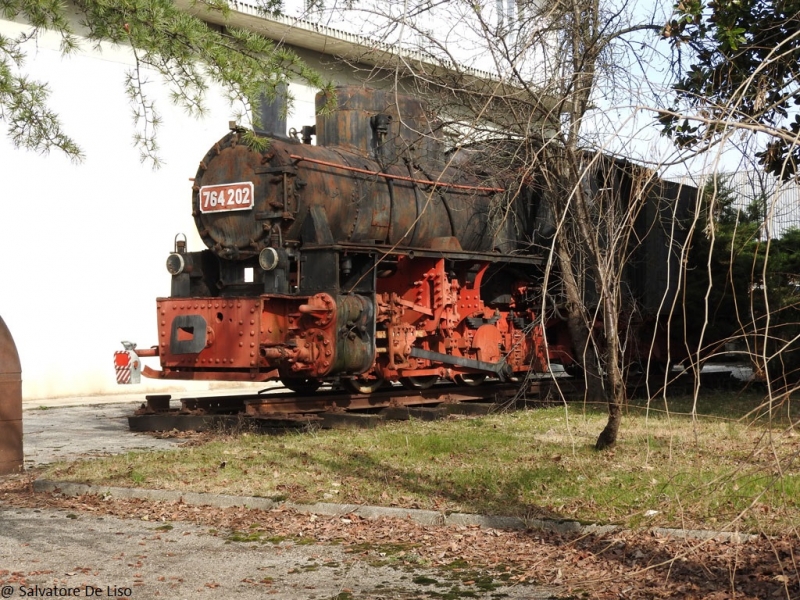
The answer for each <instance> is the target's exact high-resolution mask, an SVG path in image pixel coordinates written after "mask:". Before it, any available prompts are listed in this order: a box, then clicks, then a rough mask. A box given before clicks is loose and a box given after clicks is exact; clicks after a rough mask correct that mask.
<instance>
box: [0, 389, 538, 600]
mask: <svg viewBox="0 0 800 600" xmlns="http://www.w3.org/2000/svg"><path fill="white" fill-rule="evenodd" d="M139 404H140V402H137V401H133V402H131V401H128V402H122V403H94V404H84V405H71V406H54V407H48V408H46V409H45V408H38V407H36V406H27V407H26V408H25V410H24V412H23V427H24V436H25V437H24V451H25V464H26V467H32V466H38V465H42V464H46V463H50V462H53V461H56V460H64V459H68V460H72V459H75V458H79V457H82V456H94V455H103V454H113V453H120V452H126V451H129V450H135V449H146V448H170V447H174V446H176V445H177V444H179V443H181V442H182V441H183V440H181V439H158V438H155V437H152V436H150V435H147V434H139V433H131V432H130V431H129V430H128V424H127V417H128V415H130V414H131V413H132V412H133V411H134V410H135V409H136V408H137V407H138V406H139ZM245 533H246V532H245ZM375 558H376V557H374V556H373V557H372V559H369V558H365V557H364V556H362V555H361V554H359V553H348V552H347V551H346V548H345V547H343V546H341V545H331V544H323V543H312V544H304V543H296V542H293V541H286V540H283V541H276V542H275V543H272V542H258V543H246V542H242V541H232V540H231V532H230V531H215V530H212V529H209V528H204V527H202V526H198V525H194V524H191V523H185V522H171V523H159V522H153V521H142V520H134V519H118V518H115V517H111V516H98V515H95V514H92V513H87V512H67V511H64V510H56V509H44V508H42V509H30V508H10V507H4V506H3V505H2V504H0V596H1V597H3V598H6V597H10V598H23V597H42V596H45V595H48V594H49V596H53V595H61V596H64V595H65V594H67V593H68V592H69V590H70V589H71V590H73V591H75V590H76V589H77V594H78V597H81V598H85V597H95V598H109V597H116V598H121V597H129V598H137V599H142V600H144V599H148V600H150V599H153V598H159V597H163V598H169V599H174V600H180V599H183V598H186V599H189V598H229V597H235V598H241V599H242V600H250V599H252V600H256V599H261V598H264V597H268V598H276V599H285V600H297V599H301V600H302V599H328V598H330V599H335V600H351V599H352V600H355V599H364V598H366V599H374V600H390V599H410V598H441V597H443V596H444V595H446V597H452V598H458V597H469V598H486V599H489V598H498V597H502V598H508V599H515V598H517V599H522V598H529V599H535V598H540V599H544V598H550V597H551V594H552V591H553V590H552V589H551V590H546V589H542V588H537V587H533V586H530V585H517V586H506V585H505V584H502V585H500V586H499V587H494V586H495V585H498V584H500V583H502V582H499V581H496V580H495V582H494V583H493V585H492V586H491V587H489V588H488V589H481V588H478V587H476V584H475V583H474V582H469V583H465V582H464V581H463V580H459V579H458V578H457V577H453V574H452V573H451V572H448V571H445V570H435V569H428V568H424V566H418V567H417V566H415V567H414V568H408V567H402V568H399V567H398V566H397V565H391V564H386V563H387V562H388V561H385V560H383V559H378V560H377V561H376V560H375ZM37 588H38V591H37ZM48 590H52V591H50V592H48ZM462 594H464V595H462ZM73 597H74V596H73Z"/></svg>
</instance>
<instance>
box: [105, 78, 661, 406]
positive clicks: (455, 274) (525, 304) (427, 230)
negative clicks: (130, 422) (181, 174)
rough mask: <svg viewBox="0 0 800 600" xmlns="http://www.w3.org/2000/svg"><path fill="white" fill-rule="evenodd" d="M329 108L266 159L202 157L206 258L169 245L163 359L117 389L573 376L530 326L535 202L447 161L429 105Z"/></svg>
mask: <svg viewBox="0 0 800 600" xmlns="http://www.w3.org/2000/svg"><path fill="white" fill-rule="evenodd" d="M335 94H336V99H335V106H336V108H335V109H334V110H329V111H325V110H322V109H323V107H324V106H325V105H327V104H328V103H329V100H330V99H329V98H326V97H324V96H323V95H322V94H320V95H318V97H317V108H318V111H317V113H318V115H319V116H318V117H317V121H316V125H315V126H312V127H304V128H303V131H302V139H295V138H292V137H284V136H280V135H272V136H270V139H269V140H268V145H267V146H266V148H265V149H264V148H258V147H256V145H254V144H252V143H248V142H247V139H246V136H245V135H244V132H243V131H242V130H239V129H236V128H233V129H232V130H231V131H230V132H229V133H228V134H227V135H226V136H225V137H223V138H222V139H221V140H220V141H219V142H218V143H216V144H215V145H214V146H213V148H211V150H210V151H209V152H208V153H207V154H206V156H205V158H203V160H202V161H201V163H200V167H199V169H198V171H197V175H196V176H195V178H194V185H193V194H192V214H193V216H194V219H195V223H196V225H197V230H198V232H199V234H200V237H201V238H202V239H203V241H204V242H205V245H206V246H207V249H205V250H202V251H199V252H189V251H188V249H187V248H186V243H185V240H180V239H179V240H178V241H177V242H176V246H175V248H174V252H172V253H171V254H170V255H169V257H168V259H167V269H168V271H169V272H170V274H171V275H172V284H171V293H170V296H169V297H168V298H159V299H157V302H156V307H157V318H158V345H157V346H156V347H154V348H152V349H149V350H134V349H133V347H132V346H128V347H127V348H126V350H125V351H124V352H119V353H117V354H118V358H117V372H118V379H120V377H119V374H120V372H122V373H123V374H124V375H123V379H127V380H130V370H132V371H133V373H134V374H135V373H136V372H137V369H138V368H139V362H138V357H140V356H148V355H149V356H158V357H159V359H160V363H161V369H160V370H154V369H151V368H149V367H144V370H143V374H144V375H145V376H148V377H155V378H159V379H202V380H225V381H254V382H255V381H274V380H279V381H280V382H282V383H283V385H285V386H286V387H288V388H290V389H292V390H295V391H298V392H303V393H307V392H311V391H313V390H315V389H316V388H317V387H318V386H319V385H320V384H322V383H323V382H334V383H337V384H341V385H343V386H345V387H348V388H350V389H351V390H353V391H356V392H360V393H369V392H372V391H375V390H377V389H378V388H380V387H381V386H383V385H385V384H387V383H389V382H397V381H399V382H401V383H402V384H403V385H404V386H406V387H409V388H426V387H428V386H430V385H432V384H433V383H434V382H436V381H437V380H439V379H440V378H445V379H450V380H455V381H457V382H460V383H462V384H468V385H475V384H478V383H481V382H482V381H483V380H484V379H485V378H487V377H491V378H497V379H500V380H508V379H511V378H514V377H521V376H524V375H525V374H526V373H529V372H545V371H546V370H547V369H548V365H549V364H550V362H551V361H558V362H561V363H562V364H565V365H569V364H571V363H572V362H573V358H572V351H571V348H570V345H569V340H568V336H565V331H566V329H565V328H564V327H563V324H561V323H560V321H558V320H556V321H552V320H550V321H548V323H549V325H547V326H545V325H543V323H544V321H543V319H542V318H540V317H541V316H540V315H539V314H538V312H537V311H539V310H541V307H542V305H543V302H542V297H543V296H542V293H543V292H542V279H543V263H544V258H543V253H542V252H541V251H537V250H536V247H537V246H536V244H535V243H534V242H535V240H534V239H533V238H534V235H535V233H534V232H535V231H538V230H537V227H536V225H535V221H536V217H537V215H536V202H532V201H530V198H528V199H524V198H523V199H518V200H517V201H516V202H515V201H513V200H510V197H511V193H510V192H508V191H507V190H506V189H504V185H503V182H501V181H496V180H494V179H493V178H492V177H491V174H480V169H479V168H475V164H474V163H475V160H474V159H475V157H474V154H471V153H470V152H468V151H458V150H456V151H449V152H448V151H446V146H445V143H444V141H443V139H442V137H441V134H440V133H439V130H440V127H439V123H438V122H437V121H436V120H435V119H434V118H433V117H431V115H430V114H429V112H428V110H427V107H426V105H425V104H424V102H422V101H420V100H418V99H416V98H413V97H410V96H401V95H397V94H394V93H389V92H384V91H380V90H370V89H364V88H360V87H347V86H345V87H339V88H336V90H335ZM313 135H315V136H316V145H312V144H311V143H310V142H311V138H312V136H313ZM298 137H299V136H298ZM509 212H510V213H511V215H510V216H509ZM512 217H513V218H512ZM646 287H647V286H645V288H646ZM545 335H547V336H548V340H547V343H545ZM133 363H135V365H134V364H133ZM126 369H127V371H126Z"/></svg>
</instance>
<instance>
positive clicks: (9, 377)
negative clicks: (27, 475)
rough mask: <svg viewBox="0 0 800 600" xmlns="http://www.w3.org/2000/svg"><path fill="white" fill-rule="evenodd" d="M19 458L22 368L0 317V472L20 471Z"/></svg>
mask: <svg viewBox="0 0 800 600" xmlns="http://www.w3.org/2000/svg"><path fill="white" fill-rule="evenodd" d="M22 458H23V457H22V368H21V367H20V363H19V354H18V353H17V347H16V345H15V344H14V338H12V337H11V332H10V331H9V330H8V327H6V324H5V321H3V317H0V475H7V474H9V473H19V472H21V471H22V470H23V462H22Z"/></svg>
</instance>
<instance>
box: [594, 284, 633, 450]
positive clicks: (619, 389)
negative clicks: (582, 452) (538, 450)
mask: <svg viewBox="0 0 800 600" xmlns="http://www.w3.org/2000/svg"><path fill="white" fill-rule="evenodd" d="M617 298H618V296H617V295H616V294H609V293H608V292H606V294H605V297H604V300H603V311H604V315H603V321H604V325H605V327H604V332H605V336H606V350H607V352H608V356H607V357H606V370H607V371H608V372H607V377H608V383H609V387H610V388H611V393H610V394H609V395H608V422H607V423H606V426H605V428H604V429H603V431H602V432H600V435H599V437H598V438H597V442H596V443H595V445H594V447H595V449H596V450H604V449H606V448H611V447H612V446H614V445H615V444H616V443H617V434H618V433H619V425H620V422H621V421H622V405H623V403H624V402H625V400H626V399H627V395H626V390H625V379H624V377H623V373H622V367H621V364H622V361H621V358H622V357H621V353H622V352H621V346H620V342H619V306H618V303H617V301H616V300H617Z"/></svg>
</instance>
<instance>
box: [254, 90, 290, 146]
mask: <svg viewBox="0 0 800 600" xmlns="http://www.w3.org/2000/svg"><path fill="white" fill-rule="evenodd" d="M260 100H261V104H260V105H259V115H260V116H261V131H263V132H265V133H272V134H275V135H279V136H282V137H286V83H284V82H281V83H279V84H278V85H277V86H275V98H274V99H273V100H269V99H268V98H267V96H266V94H263V93H262V94H261V98H260Z"/></svg>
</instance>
